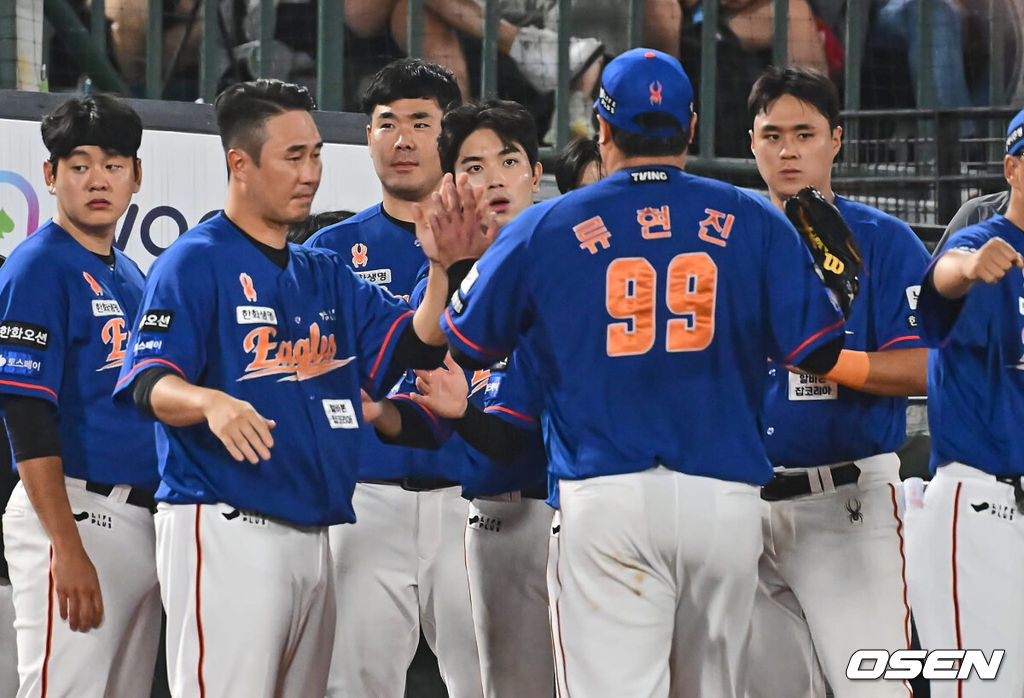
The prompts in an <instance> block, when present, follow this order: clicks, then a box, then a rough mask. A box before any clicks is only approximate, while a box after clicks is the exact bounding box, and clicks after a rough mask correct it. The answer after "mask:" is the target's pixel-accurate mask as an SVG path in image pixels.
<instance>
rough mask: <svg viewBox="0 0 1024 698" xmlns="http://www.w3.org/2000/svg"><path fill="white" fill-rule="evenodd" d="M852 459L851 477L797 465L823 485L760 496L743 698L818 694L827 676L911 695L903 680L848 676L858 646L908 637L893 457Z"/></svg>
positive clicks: (838, 683) (844, 691)
mask: <svg viewBox="0 0 1024 698" xmlns="http://www.w3.org/2000/svg"><path fill="white" fill-rule="evenodd" d="M855 464H856V465H857V466H858V467H859V468H860V471H861V472H860V477H859V478H858V480H857V482H856V483H851V484H848V485H841V486H839V487H835V486H834V485H833V484H832V480H831V477H830V476H829V475H828V472H826V471H828V470H829V469H828V466H821V467H819V468H801V469H799V470H801V471H807V473H808V474H809V475H811V476H813V477H815V478H816V480H815V481H817V482H821V483H822V485H823V486H822V491H820V492H816V493H814V494H810V495H806V496H801V497H795V498H793V499H786V500H781V501H774V502H764V503H763V507H762V516H763V520H762V528H763V535H764V552H763V553H762V554H761V561H760V568H759V581H758V588H757V597H756V600H755V603H754V620H753V623H752V626H751V637H750V654H749V656H750V683H749V687H748V690H747V696H748V698H778V697H779V696H786V697H787V698H802V697H806V698H818V697H819V696H823V695H825V688H824V679H827V680H828V683H829V685H830V686H831V687H832V691H833V694H834V695H835V696H836V698H859V697H863V698H874V697H876V696H877V697H878V698H885V697H891V698H907V697H908V696H910V695H911V693H910V689H909V688H908V687H907V685H906V684H904V683H903V682H900V681H887V682H883V681H878V682H873V681H850V680H849V679H847V678H846V668H847V665H848V664H849V661H850V657H851V655H853V653H854V652H855V651H856V650H858V649H879V648H883V649H887V650H889V651H893V650H897V649H907V648H908V647H909V646H910V608H909V606H908V604H907V587H906V582H905V576H904V547H903V537H904V530H903V495H902V492H901V490H900V482H899V468H900V463H899V458H898V457H897V456H896V454H895V453H885V454H881V455H878V456H872V457H870V458H864V459H861V460H858V461H855ZM789 470H790V471H795V470H796V469H789ZM819 473H820V474H823V475H824V476H825V477H822V478H820V480H818V479H817V478H818V475H819ZM823 675H824V676H823Z"/></svg>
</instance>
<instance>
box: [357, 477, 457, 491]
mask: <svg viewBox="0 0 1024 698" xmlns="http://www.w3.org/2000/svg"><path fill="white" fill-rule="evenodd" d="M363 482H366V483H368V484H371V485H398V486H399V487H401V488H402V489H403V490H408V491H409V492H429V491H431V490H443V489H444V488H446V487H459V483H458V482H455V481H454V480H446V479H444V478H443V477H396V478H392V479H390V480H363Z"/></svg>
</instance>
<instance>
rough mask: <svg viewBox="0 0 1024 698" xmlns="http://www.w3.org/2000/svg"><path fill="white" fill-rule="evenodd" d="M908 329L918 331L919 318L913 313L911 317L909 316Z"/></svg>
mask: <svg viewBox="0 0 1024 698" xmlns="http://www.w3.org/2000/svg"><path fill="white" fill-rule="evenodd" d="M907 329H908V330H914V329H917V316H916V315H914V314H913V313H911V314H910V315H908V316H907Z"/></svg>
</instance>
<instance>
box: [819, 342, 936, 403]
mask: <svg viewBox="0 0 1024 698" xmlns="http://www.w3.org/2000/svg"><path fill="white" fill-rule="evenodd" d="M825 378H828V379H829V380H832V381H835V382H836V383H839V384H840V385H844V386H846V387H848V388H853V389H854V390H859V391H861V392H865V393H872V394H874V395H888V396H893V397H906V396H910V395H924V394H926V393H927V392H928V350H927V349H923V348H913V349H892V350H890V351H873V352H863V351H852V350H850V349H844V350H843V351H842V352H841V353H840V355H839V361H837V362H836V365H835V367H833V369H832V370H831V371H829V372H828V373H826V374H825Z"/></svg>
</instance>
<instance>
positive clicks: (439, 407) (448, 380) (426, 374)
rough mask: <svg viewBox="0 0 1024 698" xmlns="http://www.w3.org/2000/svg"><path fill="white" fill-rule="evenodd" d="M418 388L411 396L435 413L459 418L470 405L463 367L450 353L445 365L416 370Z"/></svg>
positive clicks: (467, 384) (450, 417)
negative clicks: (426, 369)
mask: <svg viewBox="0 0 1024 698" xmlns="http://www.w3.org/2000/svg"><path fill="white" fill-rule="evenodd" d="M416 390H417V391H418V392H416V393H413V394H412V395H411V396H410V398H411V399H412V400H413V402H415V403H417V404H419V405H423V406H424V407H426V408H427V409H428V410H430V411H431V412H433V413H434V414H436V415H438V416H440V417H445V418H446V419H458V418H459V417H462V416H463V415H465V414H466V409H467V408H468V407H469V405H468V402H469V383H467V382H466V374H465V372H464V371H463V369H462V367H461V366H459V365H458V364H457V363H455V359H453V358H452V355H451V354H448V355H447V356H446V357H445V359H444V366H442V367H441V368H435V369H433V370H430V371H416Z"/></svg>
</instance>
